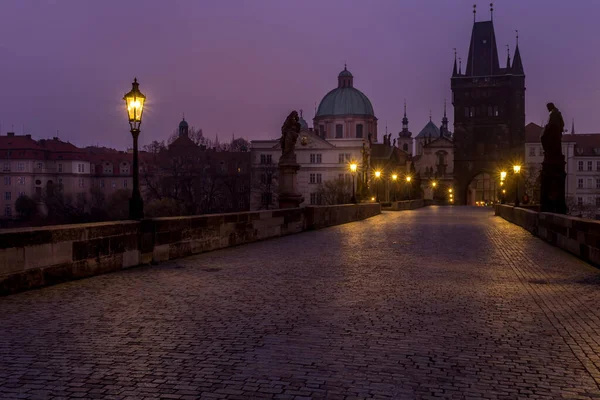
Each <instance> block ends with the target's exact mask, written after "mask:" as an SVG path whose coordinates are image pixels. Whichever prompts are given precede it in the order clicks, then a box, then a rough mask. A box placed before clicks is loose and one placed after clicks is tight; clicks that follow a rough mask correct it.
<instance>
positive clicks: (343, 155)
mask: <svg viewBox="0 0 600 400" xmlns="http://www.w3.org/2000/svg"><path fill="white" fill-rule="evenodd" d="M338 162H339V163H340V164H343V163H345V162H346V154H344V153H340V155H339V159H338Z"/></svg>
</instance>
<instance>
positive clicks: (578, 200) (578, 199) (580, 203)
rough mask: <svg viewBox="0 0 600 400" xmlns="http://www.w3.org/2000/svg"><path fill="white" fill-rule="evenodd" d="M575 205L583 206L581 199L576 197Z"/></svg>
mask: <svg viewBox="0 0 600 400" xmlns="http://www.w3.org/2000/svg"><path fill="white" fill-rule="evenodd" d="M577 205H578V206H582V205H583V197H577Z"/></svg>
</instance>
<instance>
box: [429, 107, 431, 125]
mask: <svg viewBox="0 0 600 400" xmlns="http://www.w3.org/2000/svg"><path fill="white" fill-rule="evenodd" d="M429 122H431V108H430V109H429Z"/></svg>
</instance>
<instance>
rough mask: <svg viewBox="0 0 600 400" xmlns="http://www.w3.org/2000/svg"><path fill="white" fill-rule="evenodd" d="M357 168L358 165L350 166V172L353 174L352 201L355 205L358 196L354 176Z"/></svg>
mask: <svg viewBox="0 0 600 400" xmlns="http://www.w3.org/2000/svg"><path fill="white" fill-rule="evenodd" d="M357 168H358V165H357V164H356V163H352V164H350V172H352V174H351V175H352V199H351V200H350V201H351V202H352V203H354V204H356V195H355V193H354V175H356V170H357Z"/></svg>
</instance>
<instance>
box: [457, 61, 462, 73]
mask: <svg viewBox="0 0 600 400" xmlns="http://www.w3.org/2000/svg"><path fill="white" fill-rule="evenodd" d="M458 74H459V75H462V58H460V57H458Z"/></svg>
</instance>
